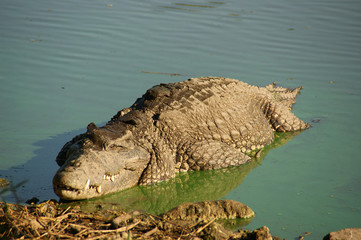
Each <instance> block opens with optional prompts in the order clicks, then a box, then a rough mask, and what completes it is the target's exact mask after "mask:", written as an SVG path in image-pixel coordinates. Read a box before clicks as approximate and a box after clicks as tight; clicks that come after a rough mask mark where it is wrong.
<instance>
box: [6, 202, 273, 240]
mask: <svg viewBox="0 0 361 240" xmlns="http://www.w3.org/2000/svg"><path fill="white" fill-rule="evenodd" d="M260 231H261V232H262V234H258V233H259V232H260ZM253 236H255V237H256V236H264V237H265V238H263V237H262V238H254V237H253ZM70 238H71V239H74V238H78V239H124V238H125V239H199V238H202V239H272V237H271V235H270V234H269V230H268V228H267V227H262V228H260V229H258V230H255V231H247V230H239V231H238V232H236V233H233V232H231V231H230V230H227V229H225V228H224V227H223V226H222V225H221V224H219V223H217V222H216V221H215V219H212V220H206V221H205V220H203V221H199V222H194V221H186V220H179V219H178V220H167V219H164V218H163V217H161V216H155V215H151V214H148V213H140V212H139V211H133V212H129V213H126V212H121V211H115V210H98V211H95V212H92V213H87V212H84V211H82V210H81V209H80V207H79V206H69V205H66V204H62V203H58V202H57V201H56V200H48V201H46V202H43V203H40V204H36V205H35V204H32V205H18V204H10V203H5V202H0V239H70Z"/></svg>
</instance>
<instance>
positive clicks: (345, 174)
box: [0, 0, 361, 239]
mask: <svg viewBox="0 0 361 240" xmlns="http://www.w3.org/2000/svg"><path fill="white" fill-rule="evenodd" d="M360 39H361V2H360V1H356V0H350V1H321V0H316V1H310V0H305V1H282V0H274V1H268V0H267V1H266V0H261V1H237V0H230V1H217V2H214V1H212V2H211V1H200V0H194V1H183V2H179V1H170V0H166V1H164V0H162V1H161V0H157V1H145V0H137V1H134V0H125V1H117V0H101V1H94V0H88V1H84V0H78V1H70V0H65V1H51V0H50V1H49V0H46V1H45V0H33V1H25V0H0V177H4V176H5V177H7V178H8V179H9V180H11V182H12V186H16V185H18V184H19V183H22V182H23V181H26V182H25V183H23V184H20V186H18V187H17V188H12V189H13V191H5V190H3V189H2V190H0V197H1V199H2V200H6V201H9V202H20V203H23V202H25V201H26V200H27V199H29V198H32V197H38V198H39V199H40V200H45V199H49V198H56V196H55V194H54V193H53V191H52V186H51V179H52V176H53V175H54V173H55V171H56V169H57V165H56V164H55V161H54V160H55V157H56V155H57V153H58V151H59V150H60V148H61V147H62V145H63V144H64V143H65V142H66V141H68V140H69V139H71V138H72V137H73V136H74V135H76V134H78V133H80V132H82V131H84V128H85V126H86V125H87V124H88V123H90V122H95V123H97V124H100V125H101V124H103V123H105V122H106V121H108V120H109V119H110V117H111V116H113V115H114V114H115V113H116V112H117V111H118V110H120V109H121V108H124V107H128V106H129V105H131V104H132V103H133V102H134V101H135V99H136V98H137V97H139V96H141V94H143V93H144V92H145V90H146V89H148V88H149V87H151V86H153V85H155V84H159V83H161V82H175V81H183V80H185V79H187V78H188V77H198V76H209V75H212V76H224V77H231V78H237V79H240V80H243V81H245V82H248V83H250V84H255V85H261V86H264V85H267V84H269V83H271V82H273V81H275V82H277V83H278V84H279V85H282V86H287V87H296V86H299V85H302V86H303V87H304V89H303V90H302V94H301V95H300V96H298V99H297V103H296V105H295V109H294V112H295V114H296V115H297V116H299V117H300V118H302V119H303V120H305V121H308V122H311V123H312V125H313V127H312V128H311V129H309V130H307V131H304V132H302V133H300V134H298V135H297V136H294V137H293V138H292V140H289V141H288V142H287V144H283V145H281V146H278V147H276V148H274V149H272V150H270V151H269V152H268V153H267V154H266V155H265V156H264V158H263V160H262V161H261V162H258V163H253V164H255V165H250V166H243V167H239V168H232V169H228V170H224V171H215V172H210V173H191V174H186V175H181V176H179V177H177V178H176V179H174V180H172V181H170V182H168V183H162V184H160V185H159V186H154V187H147V188H134V189H132V190H127V191H125V192H124V193H122V194H119V195H111V196H109V197H106V198H104V199H103V200H97V201H99V203H102V204H105V205H109V204H108V203H109V202H111V203H113V205H114V206H116V205H119V204H120V203H122V204H124V206H126V207H128V208H143V209H147V210H149V211H152V212H154V213H157V212H161V211H163V210H166V209H168V208H170V207H172V206H174V205H176V204H178V203H181V202H184V201H198V200H199V199H200V200H205V199H234V200H238V201H241V202H243V203H245V204H247V205H249V206H250V207H251V208H252V209H253V210H254V211H255V212H256V217H255V218H254V219H253V220H252V222H251V223H250V224H249V225H247V226H246V228H249V229H253V228H256V227H260V226H262V225H266V226H268V227H270V229H271V232H272V233H273V234H275V235H278V236H281V237H285V238H287V239H294V238H295V237H297V236H299V235H301V234H303V232H305V231H307V232H312V234H311V235H309V236H307V239H321V238H322V236H324V235H325V234H326V233H327V232H330V231H334V230H338V229H341V228H345V227H361V177H360V176H361V175H360V172H361V171H360V170H361V161H360V160H361V157H360V153H359V151H360V149H361V137H360V136H361V128H360V127H359V126H360V123H361V111H360V110H361V107H360V106H361V105H360V103H361V101H360V100H361V41H360ZM142 71H150V72H165V73H177V74H182V75H186V76H170V75H160V74H150V73H143V72H142ZM312 120H313V121H314V122H312ZM221 183H222V184H221ZM223 183H229V184H226V185H223ZM205 186H207V187H205ZM212 186H213V188H212ZM162 189H163V190H162ZM164 189H168V190H164ZM194 196H197V198H194ZM198 197H199V198H198ZM103 202H104V203H103ZM92 204H93V205H96V202H94V201H89V204H88V206H91V205H92Z"/></svg>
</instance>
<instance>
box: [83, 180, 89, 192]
mask: <svg viewBox="0 0 361 240" xmlns="http://www.w3.org/2000/svg"><path fill="white" fill-rule="evenodd" d="M89 186H90V179H88V181H86V184H85V186H84V190H87V189H89Z"/></svg>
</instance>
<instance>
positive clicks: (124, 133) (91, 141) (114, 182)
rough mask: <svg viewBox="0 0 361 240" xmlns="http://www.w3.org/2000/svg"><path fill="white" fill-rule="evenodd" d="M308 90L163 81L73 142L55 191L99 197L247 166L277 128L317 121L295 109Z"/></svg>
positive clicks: (64, 153) (62, 157)
mask: <svg viewBox="0 0 361 240" xmlns="http://www.w3.org/2000/svg"><path fill="white" fill-rule="evenodd" d="M300 89H301V88H300V87H299V88H296V89H294V90H290V89H286V88H281V87H276V86H275V85H274V84H271V85H268V86H266V87H263V88H260V87H256V86H251V85H248V84H247V83H244V82H241V81H238V80H235V79H225V78H216V77H204V78H194V79H190V80H188V81H184V82H179V83H170V84H161V85H158V86H155V87H153V88H151V89H149V90H148V91H147V92H146V93H145V94H144V95H143V96H142V97H141V98H139V99H137V101H136V102H135V103H134V104H133V105H132V106H131V107H130V108H126V109H123V110H122V111H119V112H118V114H116V115H115V116H114V117H113V118H112V119H111V120H110V121H109V122H108V123H107V124H106V125H105V126H103V127H101V128H98V127H97V126H95V124H93V123H91V124H89V125H88V129H87V132H86V133H84V134H81V135H79V136H76V137H75V138H74V139H72V140H71V141H70V142H68V143H66V144H65V146H64V147H63V148H62V150H61V151H60V153H59V155H58V157H57V163H58V164H59V165H60V166H61V168H60V169H59V170H58V172H57V173H56V175H55V176H54V179H53V186H54V190H55V193H56V194H57V195H58V196H59V197H61V198H63V199H70V200H75V199H85V198H92V197H97V196H101V195H104V194H108V193H111V192H116V191H119V190H122V189H125V188H129V187H132V186H134V185H137V184H154V183H156V182H160V181H164V180H168V179H170V178H172V177H174V176H175V174H176V173H177V172H180V171H192V170H206V169H218V168H224V167H228V166H235V165H240V164H244V163H247V162H249V161H250V157H249V156H248V155H247V154H246V153H247V152H250V151H252V150H256V149H260V148H263V147H264V146H265V145H268V144H270V143H271V142H272V141H273V139H274V131H283V132H285V131H296V130H302V129H306V128H308V127H309V126H310V125H309V124H307V123H304V122H303V121H302V120H300V119H298V118H297V117H296V116H295V115H294V114H293V113H291V111H290V109H291V106H292V105H293V103H295V98H296V95H297V93H298V92H299V90H300Z"/></svg>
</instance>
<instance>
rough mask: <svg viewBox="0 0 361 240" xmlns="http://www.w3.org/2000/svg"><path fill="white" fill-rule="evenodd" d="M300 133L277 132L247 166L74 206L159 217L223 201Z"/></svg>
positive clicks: (186, 175)
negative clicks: (195, 204)
mask: <svg viewBox="0 0 361 240" xmlns="http://www.w3.org/2000/svg"><path fill="white" fill-rule="evenodd" d="M298 133H299V132H291V133H277V134H276V138H275V141H274V142H273V143H272V144H271V145H268V146H266V147H265V148H264V149H263V150H262V152H260V153H257V155H258V156H259V157H258V158H254V159H253V161H251V162H250V163H248V164H245V165H241V166H236V167H229V168H224V169H218V170H208V171H195V172H188V173H180V174H179V175H178V176H176V177H175V178H173V179H171V180H169V181H165V182H161V183H158V184H155V185H152V186H136V187H133V188H130V189H126V190H124V191H121V192H118V193H114V194H111V195H107V196H104V197H101V198H95V199H90V200H86V201H81V202H74V203H72V204H79V203H80V205H81V207H82V208H83V210H84V211H93V210H95V209H96V208H105V209H123V210H128V211H129V210H144V211H146V212H149V213H152V214H160V213H163V212H166V211H168V210H170V209H172V208H174V207H176V206H178V205H179V204H182V203H186V202H200V201H205V200H216V199H220V198H222V197H224V196H225V195H227V193H228V192H230V191H231V190H233V189H234V188H236V187H237V186H238V185H240V184H241V183H242V182H243V180H244V178H245V177H246V176H247V175H248V173H249V172H250V171H251V170H252V169H253V168H255V167H257V166H258V165H260V163H261V162H262V160H263V159H264V158H265V156H266V155H267V153H268V152H269V151H270V150H271V149H273V148H277V147H279V146H281V145H283V144H285V143H287V142H288V141H289V140H290V139H292V138H293V137H294V136H295V135H297V134H298ZM255 154H256V153H253V155H255Z"/></svg>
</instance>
